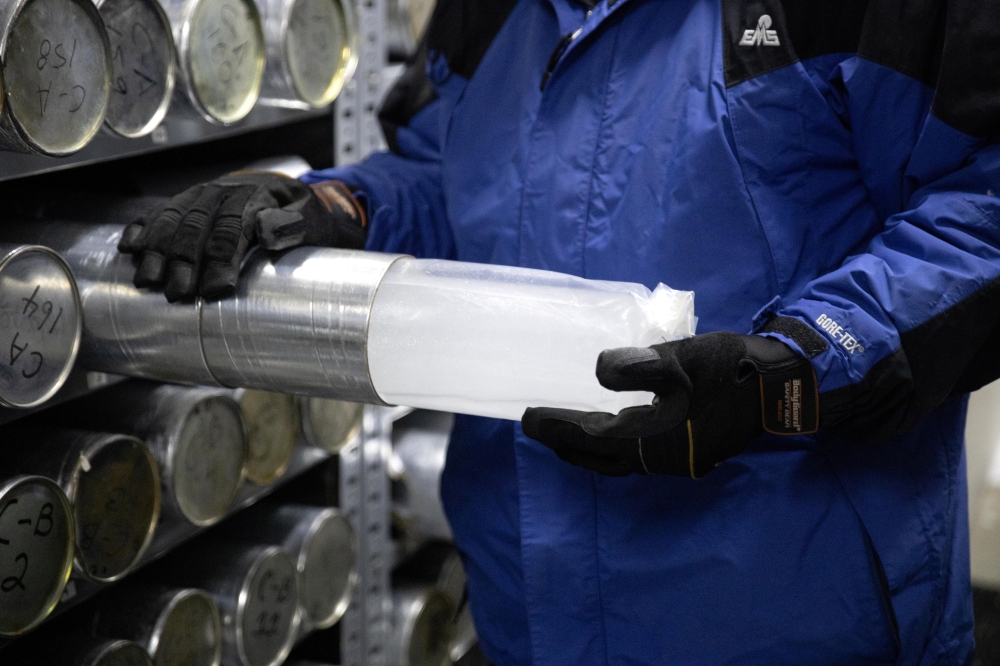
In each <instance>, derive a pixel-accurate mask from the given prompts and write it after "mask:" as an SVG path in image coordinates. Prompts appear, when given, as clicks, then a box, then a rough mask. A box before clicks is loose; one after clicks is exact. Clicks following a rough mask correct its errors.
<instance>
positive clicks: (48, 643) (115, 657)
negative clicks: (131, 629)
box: [5, 634, 153, 666]
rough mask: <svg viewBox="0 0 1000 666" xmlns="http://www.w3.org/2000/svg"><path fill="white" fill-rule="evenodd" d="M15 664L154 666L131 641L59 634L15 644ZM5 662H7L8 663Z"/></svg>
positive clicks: (139, 646) (39, 665)
mask: <svg viewBox="0 0 1000 666" xmlns="http://www.w3.org/2000/svg"><path fill="white" fill-rule="evenodd" d="M14 647H15V650H16V652H15V657H14V658H15V659H16V660H17V661H15V662H12V663H16V664H31V666H153V662H152V661H151V660H150V658H149V655H148V654H147V653H146V651H145V650H144V649H143V648H142V646H141V645H137V644H136V643H133V642H131V641H125V640H108V639H106V638H95V637H93V636H87V635H77V634H69V635H60V636H58V637H48V640H34V641H31V644H30V645H25V646H21V645H16V646H14ZM5 663H6V662H5Z"/></svg>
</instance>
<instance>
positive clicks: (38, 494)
mask: <svg viewBox="0 0 1000 666" xmlns="http://www.w3.org/2000/svg"><path fill="white" fill-rule="evenodd" d="M73 533H74V527H73V513H72V509H71V508H70V504H69V501H68V500H67V499H66V495H65V494H64V493H63V491H62V489H61V488H60V487H59V486H58V485H56V483H55V482H54V481H52V480H50V479H46V478H43V477H39V476H18V477H14V478H13V479H10V480H8V481H6V482H4V483H2V484H0V635H2V636H17V635H19V634H23V633H24V632H26V631H28V630H30V629H32V628H34V627H35V626H36V625H38V623H40V622H41V621H42V620H44V619H45V618H46V617H48V615H49V613H51V612H52V609H53V608H55V606H56V604H57V603H58V602H59V597H60V596H62V592H63V588H64V587H65V586H66V582H67V581H69V575H70V571H71V570H72V568H73V545H74V544H73Z"/></svg>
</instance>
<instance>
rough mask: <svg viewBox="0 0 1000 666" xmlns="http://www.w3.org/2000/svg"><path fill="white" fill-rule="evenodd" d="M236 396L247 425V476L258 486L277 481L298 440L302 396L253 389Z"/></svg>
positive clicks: (237, 392)
mask: <svg viewBox="0 0 1000 666" xmlns="http://www.w3.org/2000/svg"><path fill="white" fill-rule="evenodd" d="M234 398H235V400H236V402H238V403H239V405H240V409H241V410H242V411H243V418H244V420H245V421H246V426H247V463H246V477H247V480H248V481H250V482H251V483H254V484H256V485H259V486H265V485H268V484H270V483H274V482H275V481H277V480H278V479H279V478H281V476H282V475H283V474H284V473H285V470H287V469H288V465H289V463H290V462H291V460H292V455H293V454H294V453H295V447H296V445H297V444H298V441H299V430H300V422H301V416H300V414H299V400H298V398H296V397H295V396H291V395H288V394H285V393H274V392H271V391H255V390H253V389H238V390H236V391H235V392H234Z"/></svg>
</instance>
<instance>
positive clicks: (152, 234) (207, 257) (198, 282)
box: [118, 171, 366, 302]
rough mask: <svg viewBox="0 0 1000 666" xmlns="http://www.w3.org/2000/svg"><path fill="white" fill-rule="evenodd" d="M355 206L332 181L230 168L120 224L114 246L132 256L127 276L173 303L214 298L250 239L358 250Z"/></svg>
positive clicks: (360, 212) (274, 246) (279, 245)
mask: <svg viewBox="0 0 1000 666" xmlns="http://www.w3.org/2000/svg"><path fill="white" fill-rule="evenodd" d="M365 234H366V219H365V213H364V209H363V207H362V206H361V205H360V204H359V203H358V202H357V200H356V199H355V198H354V197H353V195H352V194H351V192H350V190H348V189H347V187H346V186H345V185H344V184H343V183H341V182H339V181H325V182H322V183H317V184H315V185H313V186H309V185H306V184H305V183H303V182H301V181H299V180H296V179H294V178H288V177H287V176H282V175H280V174H275V173H270V172H264V171H237V172H234V173H231V174H228V175H226V176H223V177H222V178H219V179H218V180H214V181H212V182H210V183H204V184H202V185H196V186H194V187H192V188H190V189H188V190H186V191H184V192H182V193H181V194H178V195H177V196H176V197H174V198H173V199H170V200H169V201H168V202H167V203H166V204H164V205H163V206H161V207H159V208H158V209H156V210H154V211H152V212H151V213H149V214H147V215H145V216H144V217H142V218H140V219H139V220H136V221H135V222H133V223H132V224H130V225H128V226H127V227H125V231H124V233H123V234H122V238H121V241H120V242H119V243H118V250H119V251H121V252H125V253H128V254H137V255H140V256H139V267H138V268H137V269H136V272H135V277H134V278H133V282H134V283H135V286H137V287H150V288H153V289H161V288H162V289H163V293H164V294H165V295H166V297H167V300H169V301H171V302H173V301H177V300H181V299H190V298H193V297H194V296H196V295H201V296H204V297H206V298H218V297H220V296H223V295H225V294H226V293H227V292H229V291H231V290H232V289H233V287H234V286H235V285H236V278H237V277H238V275H239V271H240V263H241V262H242V261H243V257H244V256H245V255H246V253H247V250H249V249H250V247H251V246H252V245H254V244H255V243H260V245H261V246H263V247H264V248H266V249H268V250H285V249H287V248H290V247H296V246H298V245H319V246H323V247H340V248H350V249H361V248H362V247H364V243H365Z"/></svg>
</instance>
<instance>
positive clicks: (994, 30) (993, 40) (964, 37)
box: [931, 0, 1000, 138]
mask: <svg viewBox="0 0 1000 666" xmlns="http://www.w3.org/2000/svg"><path fill="white" fill-rule="evenodd" d="M931 110H932V111H933V113H934V115H935V116H937V117H938V118H940V119H941V120H943V121H944V122H946V123H948V124H949V125H951V126H952V127H954V128H955V129H957V130H959V131H960V132H964V133H966V134H969V135H971V136H979V137H991V138H992V137H998V136H1000V0H953V1H952V2H950V3H948V18H947V27H946V29H945V37H944V53H943V56H942V58H941V76H940V77H939V79H938V82H937V92H936V93H935V95H934V104H933V106H932V107H931Z"/></svg>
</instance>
